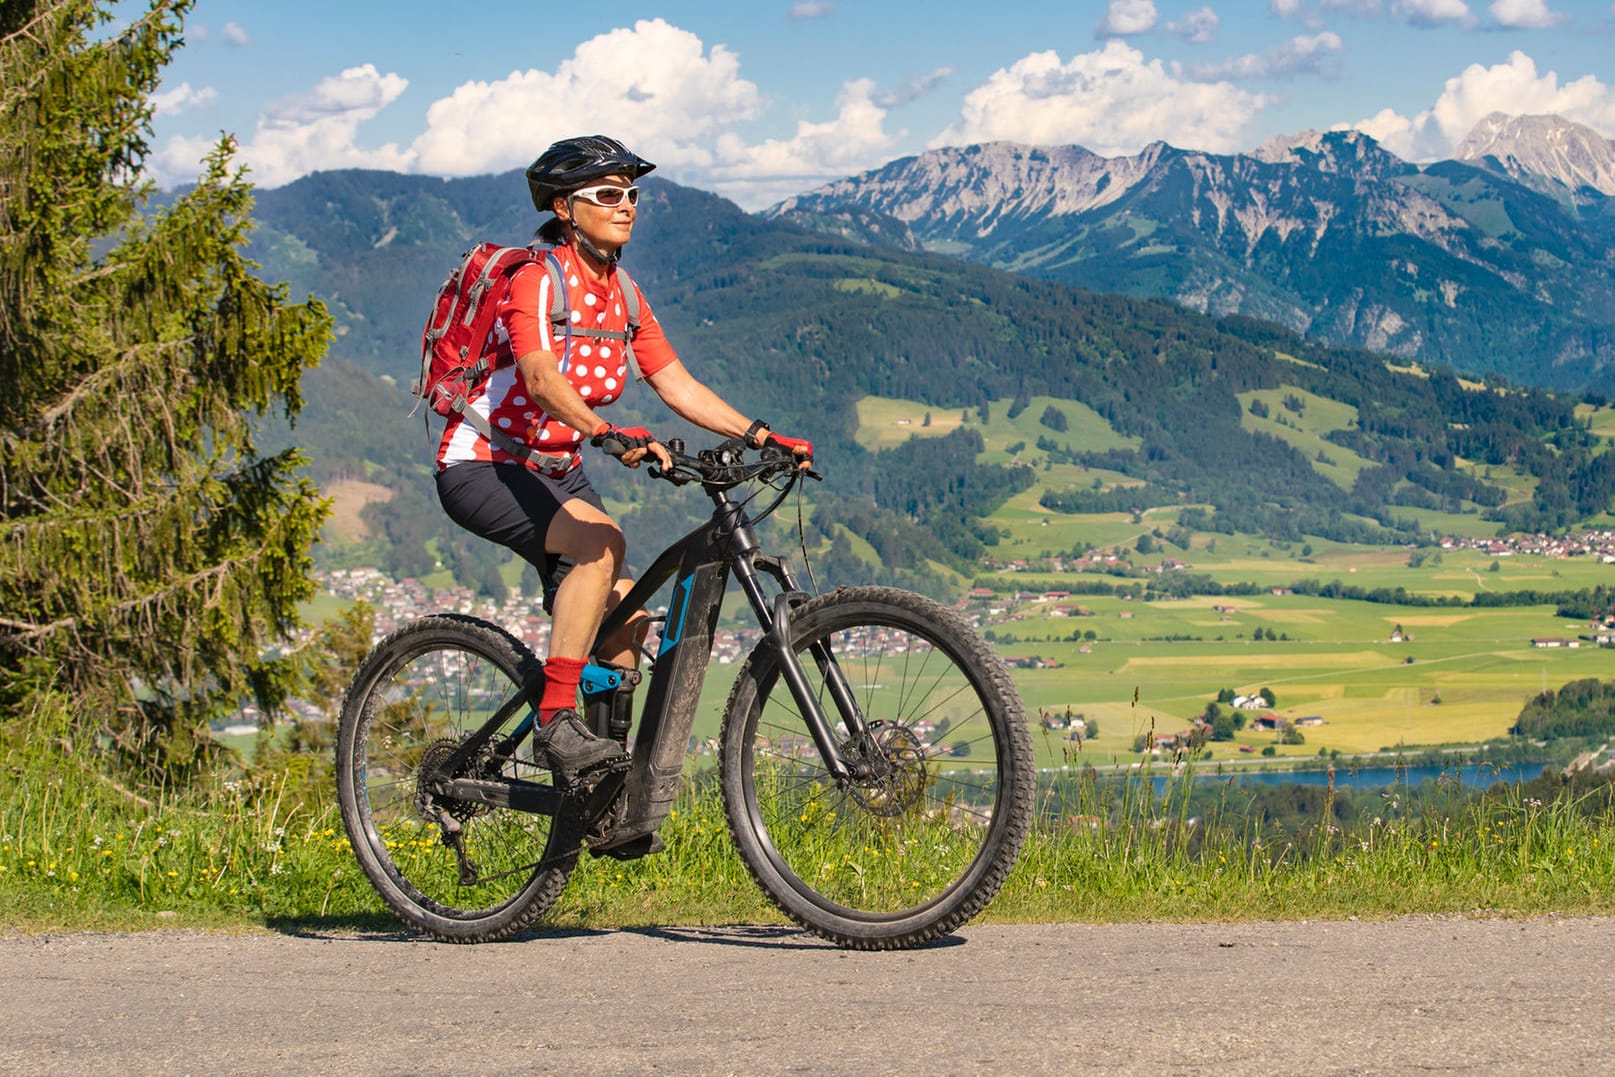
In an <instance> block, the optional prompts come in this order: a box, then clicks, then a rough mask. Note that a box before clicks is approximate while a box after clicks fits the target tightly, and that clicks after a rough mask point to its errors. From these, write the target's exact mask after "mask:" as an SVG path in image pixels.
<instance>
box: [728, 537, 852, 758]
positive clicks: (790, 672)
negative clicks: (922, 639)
mask: <svg viewBox="0 0 1615 1077" xmlns="http://www.w3.org/2000/svg"><path fill="white" fill-rule="evenodd" d="M756 560H757V562H758V567H760V568H762V569H763V570H764V571H766V572H768V573H769V575H771V576H773V577H774V578H775V579H777V580H778V581H779V583H780V586H781V588H783V590H781V592H780V593H779V594H777V595H775V596H774V600H773V602H772V603H771V604H769V605H768V606H764V604H763V596H762V592H761V588H760V587H758V585H757V577H756V573H755V572H741V573H739V576H740V581H741V586H742V587H743V588H744V589H745V590H746V592H747V596H748V597H749V598H751V600H752V605H753V607H754V608H755V609H756V611H757V615H758V619H759V620H761V621H762V622H763V623H764V625H765V628H766V638H767V639H768V641H769V643H770V644H771V645H772V646H773V648H774V656H775V660H776V661H777V662H778V664H779V671H780V676H781V677H782V678H783V679H784V681H785V685H786V687H787V688H789V689H790V691H791V697H792V698H793V699H794V700H795V701H796V705H797V707H798V709H800V711H801V713H802V720H803V721H804V722H806V723H807V727H808V732H809V733H811V734H812V735H813V742H814V744H815V745H817V746H818V749H819V756H820V758H822V759H823V760H824V765H825V768H826V769H828V770H829V771H830V774H831V776H833V777H834V778H835V779H836V781H838V782H849V781H858V780H861V779H867V778H869V777H871V776H873V773H874V771H873V768H872V767H871V766H870V763H869V760H872V759H874V758H876V755H875V754H874V753H872V752H871V751H870V748H871V742H870V738H869V723H868V722H867V721H866V720H865V718H864V713H863V711H862V710H861V709H860V708H859V706H858V700H857V699H856V697H854V695H853V691H852V685H851V684H849V683H848V681H847V675H846V674H845V673H843V672H842V670H841V665H840V663H838V662H837V661H836V656H835V655H834V654H833V653H832V652H831V650H830V647H829V644H827V643H826V642H824V641H823V640H820V641H818V642H815V643H814V644H813V645H812V646H811V647H809V648H808V653H809V654H810V655H812V656H813V661H814V664H815V665H816V666H817V667H818V669H819V673H820V675H821V676H822V677H823V678H824V687H825V690H826V691H827V692H828V694H829V696H830V701H831V702H832V703H834V704H835V709H836V712H837V714H838V715H839V716H840V719H841V722H842V724H843V725H845V726H846V727H847V742H846V743H847V744H849V745H851V746H853V747H854V749H855V753H856V755H855V757H851V758H850V757H849V756H848V755H847V754H846V753H844V752H843V751H842V750H841V745H840V744H839V743H838V742H837V739H836V733H835V727H834V725H833V724H832V722H831V719H830V717H829V716H828V715H827V714H826V713H825V710H824V707H823V705H822V704H821V702H820V700H819V696H818V693H816V692H815V691H814V689H813V685H812V683H811V682H810V681H809V680H808V677H807V671H806V670H804V669H803V668H802V661H801V659H800V658H798V657H797V654H796V649H795V648H794V647H793V646H791V609H792V607H794V606H797V605H800V604H801V603H802V602H804V601H806V600H807V597H808V596H807V595H806V594H805V593H803V592H802V591H799V590H797V589H796V586H795V581H794V580H792V579H791V575H790V570H789V569H787V568H786V567H785V565H784V564H783V563H782V562H781V561H779V560H777V559H775V558H772V557H762V556H759V557H758V558H757V559H756Z"/></svg>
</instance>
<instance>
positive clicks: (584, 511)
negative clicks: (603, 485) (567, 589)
mask: <svg viewBox="0 0 1615 1077" xmlns="http://www.w3.org/2000/svg"><path fill="white" fill-rule="evenodd" d="M577 504H578V503H576V502H573V503H569V504H568V505H567V507H566V508H565V509H563V510H562V511H561V512H559V513H557V514H556V516H555V519H554V520H553V521H552V522H551V523H550V529H549V534H548V535H547V536H546V541H545V548H546V549H548V550H549V552H550V553H554V554H560V555H561V556H562V557H565V558H567V559H568V560H570V561H572V562H573V564H577V565H584V564H593V563H597V562H602V561H603V562H606V563H609V564H610V565H611V568H612V571H613V574H615V573H616V571H617V570H619V569H620V568H621V567H622V563H623V559H624V557H626V556H627V552H628V543H627V540H625V539H624V538H623V534H622V528H620V527H618V526H617V521H615V520H613V519H612V518H611V517H610V516H607V515H606V514H605V513H603V512H601V511H600V510H598V509H596V508H594V507H593V506H592V505H587V504H582V505H579V507H578V508H577V509H575V510H574V508H573V506H574V505H577Z"/></svg>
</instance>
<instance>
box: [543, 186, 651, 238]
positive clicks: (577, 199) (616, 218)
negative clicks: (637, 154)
mask: <svg viewBox="0 0 1615 1077" xmlns="http://www.w3.org/2000/svg"><path fill="white" fill-rule="evenodd" d="M632 185H633V183H632V181H631V180H630V179H629V178H628V177H627V176H621V175H618V176H606V177H605V178H603V179H598V180H594V181H592V182H590V183H589V184H588V187H586V188H584V189H585V190H587V189H588V188H589V187H625V188H626V187H630V186H632ZM570 202H571V207H570V209H571V213H572V215H573V216H572V218H571V220H572V223H573V224H574V225H575V226H576V227H577V230H578V231H579V232H582V233H583V235H584V236H585V237H586V238H587V239H588V240H589V242H590V243H593V244H594V245H595V246H596V247H599V248H601V249H602V250H616V249H617V248H619V247H622V246H623V245H625V244H626V243H627V242H628V237H629V236H630V235H632V234H633V231H634V213H635V210H634V207H633V205H632V203H630V202H629V201H628V199H626V198H624V199H622V200H621V201H619V202H618V203H617V204H616V205H615V206H602V205H599V204H598V203H596V202H593V201H590V200H589V199H588V198H587V197H584V196H581V195H578V196H574V197H573V198H571V200H570ZM567 203H568V199H566V198H564V197H557V198H556V199H555V215H556V216H558V217H560V218H561V219H562V220H563V221H564V220H567V219H568V217H567V212H568V205H567Z"/></svg>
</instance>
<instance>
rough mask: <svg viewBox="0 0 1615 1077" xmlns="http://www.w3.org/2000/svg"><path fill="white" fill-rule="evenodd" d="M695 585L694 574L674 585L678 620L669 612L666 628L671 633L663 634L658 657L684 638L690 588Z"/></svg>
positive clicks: (671, 611)
mask: <svg viewBox="0 0 1615 1077" xmlns="http://www.w3.org/2000/svg"><path fill="white" fill-rule="evenodd" d="M694 585H695V575H694V574H693V573H692V574H690V575H688V576H686V577H684V578H683V579H682V580H679V581H677V582H676V583H674V584H673V603H674V605H673V609H674V610H677V611H678V618H677V620H675V619H674V615H673V610H669V611H668V613H667V625H666V627H667V628H668V629H669V631H667V632H665V633H663V634H662V645H661V647H660V648H659V649H658V650H657V652H656V653H657V656H658V657H660V656H661V655H664V654H666V653H667V652H668V651H671V650H672V649H673V648H674V647H677V646H678V643H679V640H681V639H683V638H684V618H685V617H686V616H687V615H688V614H689V612H690V588H691V587H693V586H694Z"/></svg>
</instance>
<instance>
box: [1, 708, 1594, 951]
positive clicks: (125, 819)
mask: <svg viewBox="0 0 1615 1077" xmlns="http://www.w3.org/2000/svg"><path fill="white" fill-rule="evenodd" d="M58 731H62V730H61V729H60V728H59V730H58ZM321 765H324V764H323V761H321ZM0 773H3V774H4V778H5V780H4V784H3V792H0V930H21V931H49V930H63V929H73V930H83V929H143V928H154V927H176V926H185V927H203V928H209V929H260V928H269V929H273V930H314V931H349V930H360V931H392V930H397V929H398V927H397V924H396V921H394V920H393V919H392V917H391V916H390V914H388V913H386V912H385V910H384V909H383V908H382V906H381V904H380V901H379V899H378V898H377V897H376V896H375V894H374V892H373V891H372V890H371V889H370V886H369V884H368V883H367V882H366V881H365V879H364V877H363V876H362V875H361V874H360V872H359V869H358V867H357V866H356V864H355V862H354V858H353V855H352V853H351V851H350V850H349V848H348V844H347V839H346V837H345V835H344V833H343V830H342V825H341V822H340V819H339V817H338V814H337V811H336V809H335V806H334V804H333V802H332V797H331V794H330V786H329V778H328V776H326V775H322V774H319V773H313V774H311V773H309V772H307V771H304V772H302V773H299V772H298V771H297V770H296V769H288V768H286V767H278V768H275V769H267V768H265V769H256V770H254V769H243V770H241V771H239V772H237V773H236V774H235V775H234V776H232V777H229V778H221V779H219V780H216V781H208V782H204V783H200V784H194V785H192V786H191V787H189V788H187V789H185V790H184V791H181V792H172V793H170V792H161V791H159V792H157V793H156V794H154V795H146V794H143V793H139V792H136V791H134V790H132V789H129V788H127V787H124V786H122V785H120V784H118V783H117V782H115V781H113V780H111V779H109V778H107V777H105V776H104V775H99V774H97V773H94V772H92V771H91V770H89V769H87V768H86V767H85V766H84V764H83V760H82V758H81V757H79V756H77V755H76V754H73V753H71V752H69V751H68V750H67V742H66V741H65V740H62V739H57V738H50V739H44V740H31V741H27V742H16V741H11V742H8V743H7V744H6V745H5V747H4V755H3V758H0ZM1157 787H1158V791H1157ZM1612 800H1615V787H1612V785H1611V784H1610V783H1609V782H1608V781H1607V780H1606V779H1603V778H1600V777H1597V776H1592V775H1583V776H1580V777H1577V778H1574V779H1565V778H1564V777H1562V776H1561V775H1560V774H1559V772H1558V771H1556V770H1555V771H1550V772H1549V773H1548V774H1547V775H1545V776H1544V777H1542V778H1539V779H1537V780H1535V781H1533V782H1529V783H1526V784H1523V785H1514V786H1501V785H1500V786H1498V787H1497V788H1495V789H1493V790H1489V791H1466V790H1465V789H1464V788H1462V787H1460V786H1459V785H1458V783H1457V782H1456V781H1455V780H1448V779H1447V778H1445V777H1444V778H1443V779H1440V780H1437V781H1434V782H1426V783H1422V784H1421V785H1418V786H1408V785H1401V786H1391V787H1387V788H1385V789H1379V790H1345V789H1335V788H1333V787H1327V786H1326V787H1311V788H1307V789H1299V788H1298V787H1285V789H1284V790H1283V791H1277V790H1261V789H1254V788H1250V787H1246V786H1242V785H1239V784H1236V783H1232V782H1229V781H1228V780H1226V779H1218V778H1214V777H1210V776H1207V775H1205V774H1203V773H1202V769H1201V768H1199V767H1197V766H1195V765H1194V764H1192V763H1187V762H1186V761H1185V760H1181V759H1180V760H1179V761H1178V763H1177V764H1173V763H1171V762H1168V763H1167V764H1165V765H1163V766H1160V767H1156V768H1153V769H1146V770H1144V771H1142V772H1137V773H1134V774H1132V775H1130V776H1128V777H1123V778H1116V777H1110V776H1106V775H1103V774H1100V773H1096V772H1093V771H1078V772H1074V773H1071V774H1068V775H1065V776H1064V778H1063V780H1057V779H1055V778H1054V777H1053V776H1046V780H1045V782H1044V783H1043V786H1042V794H1041V797H1040V811H1039V817H1038V823H1037V826H1036V828H1035V830H1034V832H1033V835H1032V837H1031V839H1030V840H1029V841H1028V843H1027V846H1026V848H1025V850H1024V852H1023V853H1022V857H1021V860H1020V863H1019V865H1018V866H1017V868H1016V870H1015V872H1014V874H1013V875H1012V876H1011V878H1010V880H1009V882H1008V883H1007V885H1006V886H1005V888H1004V890H1003V891H1002V892H1001V894H1000V896H999V897H998V899H997V901H996V902H995V903H994V905H993V906H992V907H991V908H989V910H988V911H987V913H986V914H985V918H986V919H989V920H997V921H1083V922H1132V921H1149V920H1267V919H1293V918H1310V917H1318V918H1343V917H1348V916H1360V917H1377V916H1392V915H1398V914H1405V913H1464V914H1471V913H1473V914H1486V915H1536V914H1544V913H1567V914H1587V913H1608V912H1615V811H1612ZM662 835H663V837H664V840H665V841H666V843H667V849H666V851H665V852H663V853H660V854H657V855H655V856H652V857H648V858H646V859H644V860H640V861H633V862H628V863H620V862H618V861H615V860H610V859H594V858H591V857H588V856H584V857H582V858H581V859H580V861H579V863H578V866H577V869H576V871H575V872H574V874H573V877H572V882H571V885H570V886H569V887H568V889H567V891H566V894H565V896H564V897H563V899H562V901H561V903H560V904H559V905H558V906H557V908H556V910H555V912H554V913H553V914H552V915H551V916H550V917H549V918H548V919H547V920H546V921H545V922H544V924H543V925H541V930H542V929H543V928H555V927H585V928H594V929H610V928H615V927H624V926H632V925H647V924H669V925H676V924H685V925H688V924H713V923H776V922H778V921H779V916H778V914H777V913H776V912H774V911H773V909H772V907H771V906H769V905H768V904H767V902H766V901H765V899H764V898H763V896H762V894H761V892H760V891H759V890H758V889H757V887H756V886H755V885H754V884H753V883H752V881H751V879H750V878H749V876H747V874H746V871H745V868H744V867H743V866H742V865H741V863H740V860H739V858H738V856H737V855H736V854H735V852H734V850H733V848H732V846H731V843H730V839H729V836H728V831H727V829H726V826H725V823H724V819H723V812H722V807H721V805H720V803H719V800H718V794H717V789H716V784H715V783H713V782H710V781H706V780H702V779H701V778H700V777H699V776H697V777H695V778H693V779H692V780H691V781H690V782H689V783H688V785H687V787H686V789H685V790H684V792H683V794H682V796H681V798H680V800H679V803H678V806H677V809H676V811H675V813H674V815H673V816H672V817H671V818H670V819H669V820H668V821H667V823H666V824H665V825H664V827H663V828H662Z"/></svg>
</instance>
